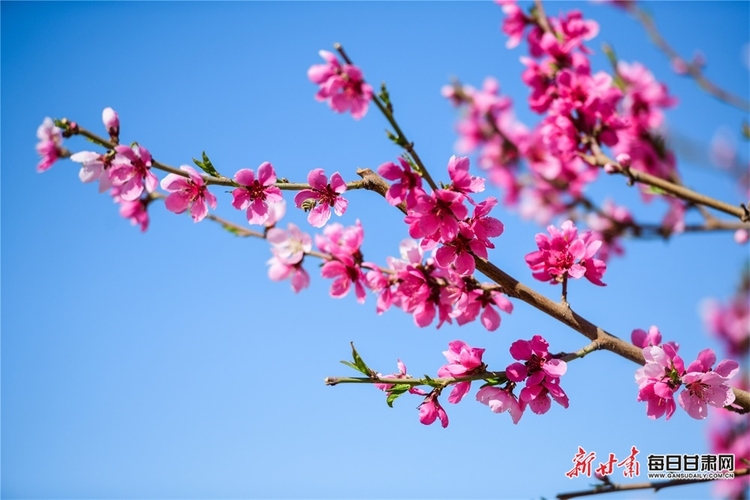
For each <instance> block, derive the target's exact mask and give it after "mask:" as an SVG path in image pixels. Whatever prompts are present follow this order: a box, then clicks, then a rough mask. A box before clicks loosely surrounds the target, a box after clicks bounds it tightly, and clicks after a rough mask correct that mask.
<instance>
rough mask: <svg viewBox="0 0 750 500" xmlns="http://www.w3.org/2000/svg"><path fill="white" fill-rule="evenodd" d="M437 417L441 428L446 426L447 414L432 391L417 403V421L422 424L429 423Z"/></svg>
mask: <svg viewBox="0 0 750 500" xmlns="http://www.w3.org/2000/svg"><path fill="white" fill-rule="evenodd" d="M437 419H440V425H442V426H443V428H445V427H448V414H447V413H445V410H444V409H443V407H442V406H440V402H439V401H438V399H437V395H436V393H435V392H433V393H431V394H430V395H429V396H427V397H426V398H425V400H424V402H422V404H421V405H419V421H420V422H422V423H423V424H424V425H430V424H432V423H433V422H435V420H437Z"/></svg>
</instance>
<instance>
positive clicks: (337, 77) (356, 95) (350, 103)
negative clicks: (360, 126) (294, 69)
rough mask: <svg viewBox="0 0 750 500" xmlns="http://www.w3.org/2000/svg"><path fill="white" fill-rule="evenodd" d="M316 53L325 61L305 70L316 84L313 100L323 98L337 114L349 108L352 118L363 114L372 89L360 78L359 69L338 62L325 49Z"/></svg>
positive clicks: (358, 117)
mask: <svg viewBox="0 0 750 500" xmlns="http://www.w3.org/2000/svg"><path fill="white" fill-rule="evenodd" d="M319 54H320V57H322V58H323V59H324V60H325V61H326V62H325V64H314V65H312V66H310V69H309V70H307V77H308V78H309V79H310V81H311V82H313V83H315V84H316V85H320V89H318V93H317V94H315V99H316V100H318V101H327V102H328V105H329V106H330V107H331V109H332V110H334V111H336V112H338V113H344V112H346V111H351V113H352V117H353V118H354V119H355V120H359V119H360V118H362V117H363V116H365V114H366V113H367V106H368V105H369V103H370V100H371V99H372V94H373V90H372V87H371V86H370V84H368V83H367V82H365V80H364V78H363V77H362V71H361V70H360V69H359V68H358V67H357V66H354V65H353V64H343V65H342V64H341V63H340V62H339V60H338V58H336V56H335V55H334V54H332V53H331V52H328V51H327V50H321V51H320V52H319Z"/></svg>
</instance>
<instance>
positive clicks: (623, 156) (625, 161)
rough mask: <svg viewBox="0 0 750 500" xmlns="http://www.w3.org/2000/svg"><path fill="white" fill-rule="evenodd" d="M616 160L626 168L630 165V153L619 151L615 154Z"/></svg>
mask: <svg viewBox="0 0 750 500" xmlns="http://www.w3.org/2000/svg"><path fill="white" fill-rule="evenodd" d="M616 160H617V163H619V164H620V165H622V167H623V168H628V167H629V166H630V155H629V154H627V153H620V154H619V155H617V158H616Z"/></svg>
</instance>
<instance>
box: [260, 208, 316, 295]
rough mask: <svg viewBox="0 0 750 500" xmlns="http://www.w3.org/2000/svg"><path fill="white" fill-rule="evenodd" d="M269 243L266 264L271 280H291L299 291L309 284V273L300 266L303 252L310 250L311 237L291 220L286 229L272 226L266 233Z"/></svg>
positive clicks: (294, 288)
mask: <svg viewBox="0 0 750 500" xmlns="http://www.w3.org/2000/svg"><path fill="white" fill-rule="evenodd" d="M266 239H267V240H268V242H269V243H271V253H273V257H271V258H270V259H269V260H268V262H266V263H267V264H269V266H270V267H269V268H268V277H269V278H270V279H271V280H273V281H281V280H285V279H287V278H291V280H292V289H293V290H294V291H295V292H299V291H300V290H302V289H303V288H307V287H308V286H309V285H310V275H309V274H307V271H305V269H304V268H303V267H302V261H303V259H304V257H305V254H306V253H308V252H310V250H312V238H311V237H310V235H309V234H307V233H303V232H302V231H301V230H300V229H299V228H298V227H297V226H295V225H294V224H292V223H291V222H290V223H289V224H288V226H287V229H286V230H283V229H280V228H278V227H272V228H270V229H269V230H268V232H267V233H266Z"/></svg>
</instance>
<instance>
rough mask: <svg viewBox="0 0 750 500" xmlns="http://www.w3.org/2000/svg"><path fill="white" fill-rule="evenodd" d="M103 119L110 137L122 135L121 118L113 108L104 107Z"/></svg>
mask: <svg viewBox="0 0 750 500" xmlns="http://www.w3.org/2000/svg"><path fill="white" fill-rule="evenodd" d="M102 121H103V122H104V127H105V128H106V129H107V133H108V134H109V135H110V137H117V136H119V135H120V118H119V117H118V116H117V113H116V112H115V110H114V109H112V108H104V111H102Z"/></svg>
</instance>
